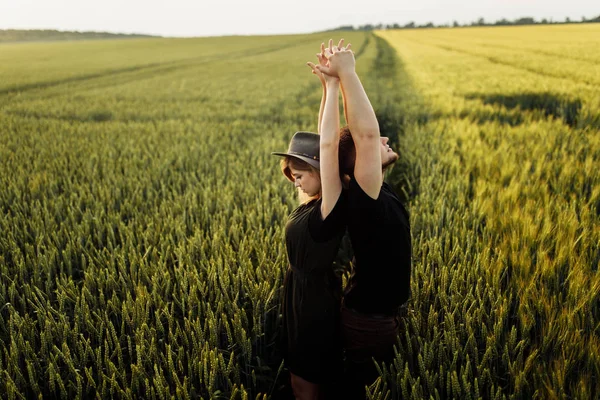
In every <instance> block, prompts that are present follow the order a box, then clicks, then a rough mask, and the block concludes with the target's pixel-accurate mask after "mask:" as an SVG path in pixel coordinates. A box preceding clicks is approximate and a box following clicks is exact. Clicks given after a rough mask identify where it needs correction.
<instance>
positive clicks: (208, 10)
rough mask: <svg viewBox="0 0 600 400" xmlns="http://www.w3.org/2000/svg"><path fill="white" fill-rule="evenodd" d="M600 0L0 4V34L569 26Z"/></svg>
mask: <svg viewBox="0 0 600 400" xmlns="http://www.w3.org/2000/svg"><path fill="white" fill-rule="evenodd" d="M598 15H600V0H446V1H443V0H410V1H408V0H327V1H315V0H312V1H311V0H247V1H243V0H212V1H207V0H195V1H194V0H163V1H159V0H93V1H92V0H0V29H57V30H76V31H106V32H115V33H144V34H154V35H161V36H220V35H262V34H287V33H310V32H316V31H322V30H326V29H332V28H336V27H338V26H340V25H355V26H358V25H364V24H374V25H376V24H378V23H383V24H393V23H398V24H400V25H404V24H406V23H408V22H410V21H414V22H416V23H417V24H425V23H427V22H433V23H434V24H442V23H452V21H453V20H456V21H458V22H460V23H461V24H462V23H469V22H471V21H475V20H477V19H478V18H479V17H483V18H484V19H485V20H486V21H496V20H498V19H501V18H506V19H509V20H514V19H516V18H519V17H533V18H535V19H536V20H541V19H542V18H547V19H551V18H552V19H553V20H554V21H564V20H565V17H569V18H571V19H572V20H577V21H579V20H581V17H582V16H583V17H586V18H594V17H597V16H598Z"/></svg>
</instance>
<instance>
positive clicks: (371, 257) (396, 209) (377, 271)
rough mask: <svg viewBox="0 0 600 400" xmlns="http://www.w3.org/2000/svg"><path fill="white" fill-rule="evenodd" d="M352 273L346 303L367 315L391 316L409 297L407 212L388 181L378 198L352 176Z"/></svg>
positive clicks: (409, 249) (350, 217) (350, 194)
mask: <svg viewBox="0 0 600 400" xmlns="http://www.w3.org/2000/svg"><path fill="white" fill-rule="evenodd" d="M348 233H349V234H350V241H351V242H352V248H353V250H354V260H353V261H354V262H353V271H352V275H351V277H350V280H349V282H348V285H347V287H346V291H345V294H344V304H345V305H346V306H347V307H349V308H352V309H355V310H357V311H360V312H362V313H366V314H387V315H393V314H395V313H396V312H397V309H398V307H399V306H401V305H402V304H403V303H405V302H406V300H408V298H409V296H410V269H411V238H410V222H409V214H408V212H407V211H406V209H405V208H404V206H403V205H402V203H401V202H400V199H399V198H398V196H397V195H396V193H394V192H393V191H392V189H391V188H390V186H389V185H388V184H387V183H384V184H383V186H382V187H381V191H380V193H379V197H378V198H377V200H375V199H373V198H371V197H370V196H369V195H368V194H366V193H365V192H364V191H363V190H362V188H361V187H360V185H359V184H358V182H356V180H355V179H354V178H352V179H351V181H350V186H349V189H348Z"/></svg>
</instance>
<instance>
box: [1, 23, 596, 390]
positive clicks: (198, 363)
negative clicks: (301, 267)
mask: <svg viewBox="0 0 600 400" xmlns="http://www.w3.org/2000/svg"><path fill="white" fill-rule="evenodd" d="M599 31H600V26H598V25H597V24H589V25H573V26H569V25H565V26H557V27H508V28H464V29H447V30H443V29H431V30H402V31H378V32H376V33H375V34H373V33H371V32H343V35H342V33H341V32H328V33H319V34H311V35H288V36H260V37H222V38H196V39H130V40H102V41H84V42H51V43H25V44H20V43H10V44H1V45H0V76H1V77H2V80H0V183H1V187H2V189H1V190H0V210H1V212H0V232H1V234H0V376H1V379H0V393H3V395H2V396H0V397H3V398H4V397H5V398H9V399H26V398H27V399H28V398H64V399H75V398H78V399H87V398H125V399H127V398H148V399H150V398H155V399H171V398H184V399H185V398H190V399H194V398H205V399H208V398H215V399H219V398H222V399H248V398H251V399H264V398H281V397H283V396H284V395H285V394H286V393H289V388H288V387H287V376H286V371H285V369H284V368H283V365H282V362H281V356H280V354H279V351H278V349H277V346H276V345H275V343H276V340H277V326H278V323H279V312H280V310H279V293H280V289H281V284H282V278H283V276H284V273H285V268H286V267H287V264H286V255H285V254H286V253H285V248H284V244H283V229H282V228H283V225H284V223H285V220H286V217H287V215H288V213H289V212H290V211H291V210H292V209H293V208H294V206H295V205H296V202H297V199H296V197H295V193H294V190H293V188H292V187H291V185H289V184H288V183H287V181H286V180H285V178H283V176H282V175H281V173H280V171H279V168H278V164H277V161H278V160H274V159H273V157H271V156H270V152H271V151H273V150H281V149H285V148H286V146H287V141H288V140H289V138H290V137H291V135H292V134H293V133H294V132H295V131H297V130H312V131H315V130H316V125H317V112H318V107H319V101H320V94H321V93H320V84H319V82H318V80H317V79H316V78H315V77H314V76H312V75H311V74H310V70H309V69H308V67H306V66H305V65H304V64H305V62H306V61H309V60H311V59H313V58H314V53H315V52H316V50H317V49H318V46H319V45H320V43H321V42H322V41H324V40H327V39H329V38H330V37H333V38H334V39H338V38H339V37H340V36H343V37H344V38H345V39H346V41H349V42H351V43H352V46H353V49H354V50H355V53H356V58H357V68H358V73H359V75H360V77H361V79H362V81H363V83H364V85H365V87H366V90H367V93H368V94H369V97H370V98H371V100H372V102H373V104H374V107H375V110H376V113H377V115H378V119H379V122H380V128H381V131H382V134H385V135H387V136H390V137H391V139H392V141H393V142H394V143H395V146H396V147H397V148H398V149H399V150H400V154H401V159H400V161H399V162H398V163H397V165H396V166H395V167H394V169H393V170H392V172H391V173H390V174H389V175H388V177H387V179H388V181H389V182H390V183H391V184H392V185H393V186H394V187H395V188H396V190H397V191H398V192H400V193H401V195H402V198H403V199H404V200H405V201H406V203H407V205H408V208H409V210H410V213H411V224H412V234H413V254H414V262H413V278H412V281H411V285H412V299H411V300H410V304H409V308H410V312H409V316H408V317H407V318H406V319H405V320H404V321H403V326H402V335H401V336H400V337H399V341H398V346H397V351H398V355H397V357H396V360H395V362H394V364H393V365H380V366H379V368H380V371H381V374H380V375H381V376H380V378H379V379H378V380H377V381H375V382H373V384H372V385H371V387H370V388H369V390H368V393H369V396H370V397H371V398H377V399H391V398H419V399H420V398H434V399H436V398H499V399H502V398H506V399H512V398H515V399H519V398H544V399H545V398H595V397H597V396H598V395H600V387H599V384H598V377H599V375H600V359H599V357H600V341H599V340H598V333H599V332H598V330H599V325H598V322H599V321H600V315H599V305H600V304H599V301H600V298H599V294H600V282H599V277H598V272H597V271H598V263H599V261H600V175H599V174H598V172H597V170H598V166H599V165H600V162H599V161H600V136H599V135H598V130H599V126H600V97H599V96H598V93H599V91H598V89H599V88H600V81H599V80H598V77H599V76H600V74H599V71H598V65H599V64H598V61H599V58H600V54H599V53H598V52H597V50H595V49H596V48H598V44H599V43H598V39H597V38H598V37H600V35H598V34H599V33H600V32H599ZM347 259H348V257H347V253H346V252H345V249H342V251H341V254H340V260H339V264H340V265H341V266H344V265H346V264H347Z"/></svg>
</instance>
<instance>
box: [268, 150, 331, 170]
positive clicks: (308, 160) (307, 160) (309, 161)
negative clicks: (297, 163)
mask: <svg viewBox="0 0 600 400" xmlns="http://www.w3.org/2000/svg"><path fill="white" fill-rule="evenodd" d="M271 155H274V156H280V157H294V158H297V159H298V160H302V161H304V162H305V163H307V164H308V165H311V166H313V167H315V168H316V169H317V170H321V165H320V164H319V161H318V160H314V159H312V158H310V157H304V156H299V155H296V154H288V153H278V152H273V153H271Z"/></svg>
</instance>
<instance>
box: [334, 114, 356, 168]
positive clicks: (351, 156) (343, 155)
mask: <svg viewBox="0 0 600 400" xmlns="http://www.w3.org/2000/svg"><path fill="white" fill-rule="evenodd" d="M338 160H339V163H340V175H342V174H347V175H353V174H354V162H355V161H356V149H355V148H354V140H353V139H352V134H351V133H350V128H348V125H346V126H344V127H343V128H341V129H340V145H339V149H338Z"/></svg>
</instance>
